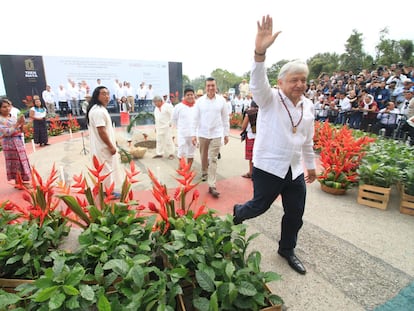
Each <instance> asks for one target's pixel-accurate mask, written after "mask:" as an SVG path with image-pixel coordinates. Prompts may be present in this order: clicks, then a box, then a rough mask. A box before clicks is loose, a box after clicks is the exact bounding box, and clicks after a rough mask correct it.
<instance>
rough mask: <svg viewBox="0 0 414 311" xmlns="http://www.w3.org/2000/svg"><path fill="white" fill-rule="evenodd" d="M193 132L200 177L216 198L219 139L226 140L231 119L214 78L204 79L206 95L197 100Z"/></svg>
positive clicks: (217, 194)
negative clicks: (198, 157) (198, 153)
mask: <svg viewBox="0 0 414 311" xmlns="http://www.w3.org/2000/svg"><path fill="white" fill-rule="evenodd" d="M194 108H195V112H194V125H193V131H192V135H193V138H192V141H193V144H194V145H196V144H197V138H198V142H199V144H200V158H201V173H202V175H201V179H202V180H203V181H205V180H207V183H208V192H209V193H210V194H211V195H212V196H213V197H215V198H218V197H219V195H220V192H218V191H217V189H216V179H217V159H218V155H219V153H220V147H221V141H222V139H223V140H224V144H227V143H228V142H229V131H230V122H229V114H228V112H227V104H226V100H225V99H224V97H223V96H221V95H218V94H217V84H216V80H214V78H207V79H206V94H205V95H203V96H201V97H200V98H198V99H197V102H196V104H195V107H194Z"/></svg>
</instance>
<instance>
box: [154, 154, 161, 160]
mask: <svg viewBox="0 0 414 311" xmlns="http://www.w3.org/2000/svg"><path fill="white" fill-rule="evenodd" d="M152 158H153V159H161V158H162V155H161V154H157V155H155V156H153V157H152Z"/></svg>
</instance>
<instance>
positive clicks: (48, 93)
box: [42, 85, 56, 115]
mask: <svg viewBox="0 0 414 311" xmlns="http://www.w3.org/2000/svg"><path fill="white" fill-rule="evenodd" d="M42 99H43V101H44V102H45V105H46V109H47V112H48V113H49V114H52V115H54V114H55V110H56V107H55V93H54V92H53V91H52V88H51V87H50V85H46V90H44V91H43V92H42Z"/></svg>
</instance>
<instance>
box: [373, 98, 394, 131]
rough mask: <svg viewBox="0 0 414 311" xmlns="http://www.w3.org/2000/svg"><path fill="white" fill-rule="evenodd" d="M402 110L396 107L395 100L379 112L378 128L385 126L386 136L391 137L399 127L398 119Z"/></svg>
mask: <svg viewBox="0 0 414 311" xmlns="http://www.w3.org/2000/svg"><path fill="white" fill-rule="evenodd" d="M399 113H400V111H399V110H398V109H397V108H395V104H394V102H388V104H387V106H386V107H385V108H383V109H381V110H380V111H379V112H378V115H377V119H378V120H379V122H378V123H377V124H376V128H377V130H379V129H382V128H385V136H386V137H391V136H392V134H393V132H394V130H395V129H396V127H397V119H398V114H399Z"/></svg>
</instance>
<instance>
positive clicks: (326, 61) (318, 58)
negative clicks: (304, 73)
mask: <svg viewBox="0 0 414 311" xmlns="http://www.w3.org/2000/svg"><path fill="white" fill-rule="evenodd" d="M307 64H308V67H309V78H310V79H316V78H317V77H318V76H319V75H320V73H321V72H334V71H337V70H338V69H340V68H339V67H340V62H339V55H338V54H336V53H322V54H321V53H318V54H316V55H315V56H312V57H311V58H309V59H308V61H307Z"/></svg>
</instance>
